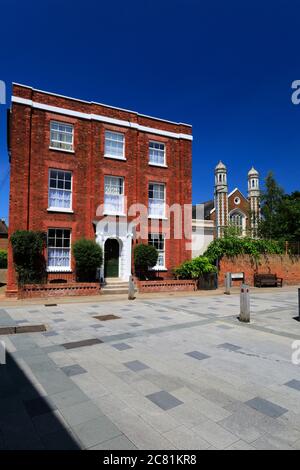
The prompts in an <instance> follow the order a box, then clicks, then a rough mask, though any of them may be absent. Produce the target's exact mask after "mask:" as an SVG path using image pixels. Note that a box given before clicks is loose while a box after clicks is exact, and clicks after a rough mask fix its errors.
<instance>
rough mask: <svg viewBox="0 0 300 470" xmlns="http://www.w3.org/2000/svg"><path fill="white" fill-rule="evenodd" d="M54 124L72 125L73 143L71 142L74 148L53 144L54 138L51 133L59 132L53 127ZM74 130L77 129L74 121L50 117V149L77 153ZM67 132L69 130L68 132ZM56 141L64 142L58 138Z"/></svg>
mask: <svg viewBox="0 0 300 470" xmlns="http://www.w3.org/2000/svg"><path fill="white" fill-rule="evenodd" d="M52 124H59V125H60V126H70V127H72V134H71V135H72V143H71V144H69V145H71V146H72V148H70V149H66V148H63V147H56V146H55V145H52V143H53V140H52V138H51V133H52V132H59V131H55V130H52V128H51V125H52ZM74 130H75V126H74V124H72V123H69V122H65V121H56V120H55V119H50V143H49V149H51V150H58V151H61V152H69V153H75V150H74ZM66 134H67V132H66ZM56 142H60V143H63V142H62V141H60V140H57V141H56ZM67 143H68V142H67Z"/></svg>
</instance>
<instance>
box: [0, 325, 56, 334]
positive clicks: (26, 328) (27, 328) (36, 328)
mask: <svg viewBox="0 0 300 470" xmlns="http://www.w3.org/2000/svg"><path fill="white" fill-rule="evenodd" d="M41 331H47V327H46V325H21V326H0V335H15V334H20V333H38V332H41Z"/></svg>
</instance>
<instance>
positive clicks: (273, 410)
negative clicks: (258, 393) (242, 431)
mask: <svg viewBox="0 0 300 470" xmlns="http://www.w3.org/2000/svg"><path fill="white" fill-rule="evenodd" d="M245 404H246V405H247V406H250V408H253V409H254V410H256V411H259V412H260V413H262V414H264V415H266V416H269V417H270V418H279V417H280V416H282V415H283V414H284V413H287V411H288V410H287V409H286V408H282V407H281V406H278V405H276V404H275V403H273V402H271V401H268V400H265V399H263V398H260V397H255V398H253V399H252V400H249V401H246V402H245Z"/></svg>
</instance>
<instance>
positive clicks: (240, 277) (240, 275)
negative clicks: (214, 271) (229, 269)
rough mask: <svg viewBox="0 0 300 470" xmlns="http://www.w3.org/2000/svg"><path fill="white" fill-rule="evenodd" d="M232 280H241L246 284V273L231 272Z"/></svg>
mask: <svg viewBox="0 0 300 470" xmlns="http://www.w3.org/2000/svg"><path fill="white" fill-rule="evenodd" d="M231 281H241V282H242V283H243V284H245V273H243V272H239V273H231Z"/></svg>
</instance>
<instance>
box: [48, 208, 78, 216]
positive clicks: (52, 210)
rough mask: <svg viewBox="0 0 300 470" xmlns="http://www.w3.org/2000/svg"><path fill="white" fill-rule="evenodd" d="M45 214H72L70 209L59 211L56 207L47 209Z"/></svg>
mask: <svg viewBox="0 0 300 470" xmlns="http://www.w3.org/2000/svg"><path fill="white" fill-rule="evenodd" d="M47 212H62V213H66V214H74V211H73V210H72V209H59V208H58V207H48V209H47Z"/></svg>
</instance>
